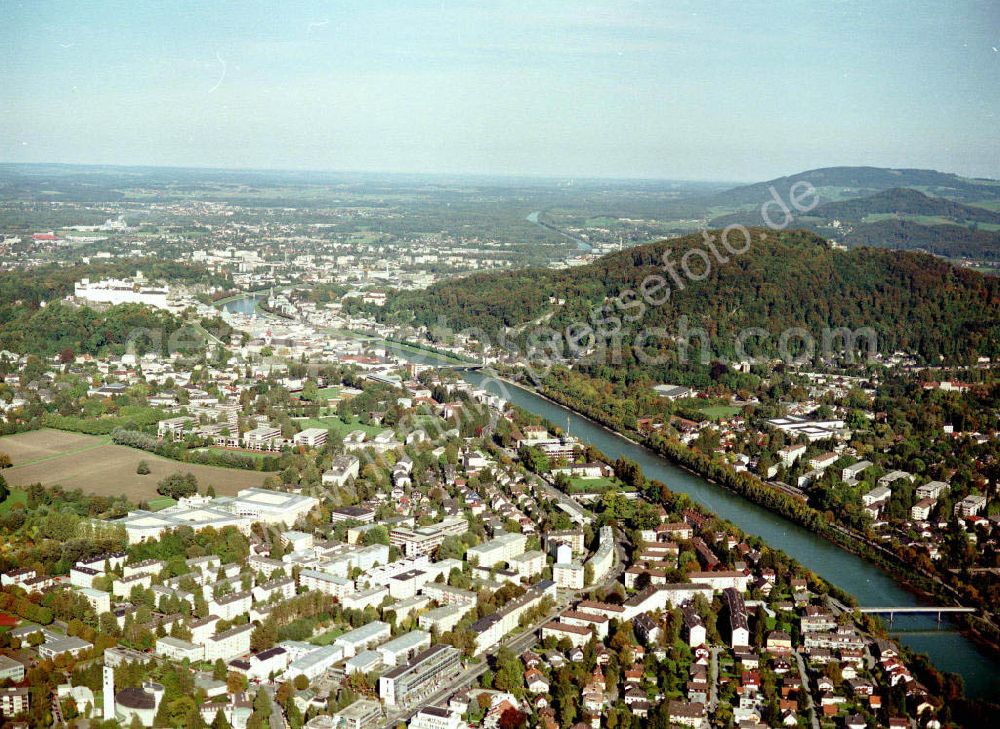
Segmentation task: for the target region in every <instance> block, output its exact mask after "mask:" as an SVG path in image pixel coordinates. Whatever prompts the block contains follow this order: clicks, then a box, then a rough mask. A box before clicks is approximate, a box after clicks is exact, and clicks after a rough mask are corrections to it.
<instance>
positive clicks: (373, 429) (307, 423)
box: [295, 415, 385, 436]
mask: <svg viewBox="0 0 1000 729" xmlns="http://www.w3.org/2000/svg"><path fill="white" fill-rule="evenodd" d="M295 422H296V424H298V426H299V427H300V428H302V430H305V429H306V428H323V429H324V430H332V431H333V432H335V433H338V434H339V435H342V436H343V435H347V434H348V433H350V432H351V431H352V430H363V431H365V432H366V433H367V434H368V435H375V434H376V433H381V432H382V431H383V430H385V428H383V427H382V426H381V425H363V424H362V423H359V422H358V421H357V420H354V421H352V422H350V423H345V422H344V421H343V420H341V419H340V418H339V417H338V416H336V415H331V416H329V417H325V418H302V419H297V420H296V421H295Z"/></svg>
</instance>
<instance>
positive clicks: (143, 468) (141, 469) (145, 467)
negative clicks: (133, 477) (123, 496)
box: [135, 461, 150, 476]
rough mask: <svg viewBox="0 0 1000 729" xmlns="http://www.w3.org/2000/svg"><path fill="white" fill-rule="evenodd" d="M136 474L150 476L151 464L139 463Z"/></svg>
mask: <svg viewBox="0 0 1000 729" xmlns="http://www.w3.org/2000/svg"><path fill="white" fill-rule="evenodd" d="M135 472H136V473H137V474H139V475H140V476H148V475H149V473H150V468H149V464H148V463H146V462H145V461H139V465H137V466H136V467H135Z"/></svg>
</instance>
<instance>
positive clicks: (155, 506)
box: [147, 496, 177, 511]
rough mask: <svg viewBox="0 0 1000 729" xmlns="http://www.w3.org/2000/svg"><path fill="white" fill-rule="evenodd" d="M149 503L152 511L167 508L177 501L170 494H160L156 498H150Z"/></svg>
mask: <svg viewBox="0 0 1000 729" xmlns="http://www.w3.org/2000/svg"><path fill="white" fill-rule="evenodd" d="M147 503H148V504H149V510H150V511H159V510H160V509H166V508H167V507H168V506H173V505H174V504H176V503H177V502H176V501H175V500H174V499H172V498H170V497H169V496H158V497H157V498H155V499H150V500H149V501H148V502H147Z"/></svg>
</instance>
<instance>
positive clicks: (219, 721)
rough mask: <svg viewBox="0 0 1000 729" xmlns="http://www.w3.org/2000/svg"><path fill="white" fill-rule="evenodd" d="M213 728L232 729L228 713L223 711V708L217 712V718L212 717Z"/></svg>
mask: <svg viewBox="0 0 1000 729" xmlns="http://www.w3.org/2000/svg"><path fill="white" fill-rule="evenodd" d="M212 729H230V724H229V722H228V721H226V715H225V714H223V713H222V709H219V710H218V711H217V712H215V718H214V719H212Z"/></svg>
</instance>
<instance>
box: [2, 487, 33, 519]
mask: <svg viewBox="0 0 1000 729" xmlns="http://www.w3.org/2000/svg"><path fill="white" fill-rule="evenodd" d="M27 503H28V492H27V491H25V490H24V489H11V490H10V493H9V494H8V495H7V498H6V499H4V500H3V502H2V503H0V514H6V513H7V512H8V511H10V508H11V507H12V506H15V505H16V504H27Z"/></svg>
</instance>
